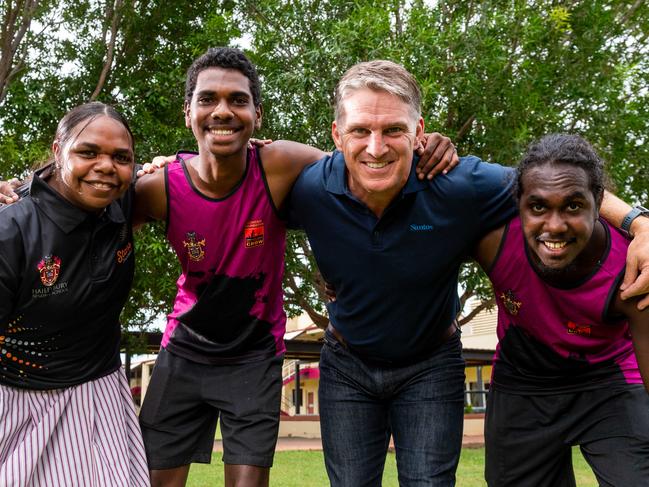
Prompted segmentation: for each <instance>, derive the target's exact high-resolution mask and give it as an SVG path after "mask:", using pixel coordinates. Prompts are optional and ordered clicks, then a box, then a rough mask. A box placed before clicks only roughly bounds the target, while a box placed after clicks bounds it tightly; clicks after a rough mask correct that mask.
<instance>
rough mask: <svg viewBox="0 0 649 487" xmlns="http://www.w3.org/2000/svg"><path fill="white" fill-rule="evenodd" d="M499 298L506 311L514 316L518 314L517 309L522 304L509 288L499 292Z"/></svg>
mask: <svg viewBox="0 0 649 487" xmlns="http://www.w3.org/2000/svg"><path fill="white" fill-rule="evenodd" d="M500 299H501V300H502V302H503V304H504V305H505V309H506V310H507V312H508V313H509V314H510V315H512V316H516V315H517V314H518V310H519V309H521V304H523V303H521V302H520V301H518V300H517V299H516V296H515V295H514V291H512V290H511V289H508V290H507V291H505V292H504V293H501V294H500Z"/></svg>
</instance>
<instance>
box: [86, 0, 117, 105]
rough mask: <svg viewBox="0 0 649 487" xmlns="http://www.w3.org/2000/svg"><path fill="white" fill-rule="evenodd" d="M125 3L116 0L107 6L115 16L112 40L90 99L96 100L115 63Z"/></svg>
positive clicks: (111, 29) (111, 27)
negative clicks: (116, 43) (116, 46)
mask: <svg viewBox="0 0 649 487" xmlns="http://www.w3.org/2000/svg"><path fill="white" fill-rule="evenodd" d="M123 5H124V0H115V4H114V5H112V6H111V5H110V3H109V4H108V7H107V9H108V10H107V12H106V13H107V15H110V14H111V12H112V16H113V18H112V21H111V25H110V41H109V42H108V46H107V48H106V61H105V62H104V66H103V68H102V70H101V73H100V75H99V80H98V81H97V86H95V90H94V91H93V92H92V95H90V101H94V100H96V99H97V97H98V96H99V93H100V92H101V90H102V89H103V88H104V84H105V83H106V78H107V77H108V73H109V71H110V68H111V66H112V64H113V54H114V52H115V42H116V41H117V29H118V27H119V22H120V19H121V12H122V6H123Z"/></svg>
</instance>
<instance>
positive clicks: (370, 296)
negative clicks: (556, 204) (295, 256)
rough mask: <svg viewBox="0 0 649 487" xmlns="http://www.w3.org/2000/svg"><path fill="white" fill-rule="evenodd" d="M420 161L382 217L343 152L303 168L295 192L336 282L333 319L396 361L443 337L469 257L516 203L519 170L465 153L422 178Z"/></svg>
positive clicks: (369, 349)
mask: <svg viewBox="0 0 649 487" xmlns="http://www.w3.org/2000/svg"><path fill="white" fill-rule="evenodd" d="M416 160H417V159H416V158H415V159H414V160H413V162H412V169H411V173H410V176H409V179H408V181H407V182H406V184H405V186H404V188H403V189H402V190H401V192H400V193H399V194H398V195H397V196H396V198H395V199H394V201H393V202H392V203H391V204H390V206H389V207H388V208H387V210H386V211H385V212H384V214H383V215H382V216H381V218H377V217H376V216H375V215H374V213H372V211H370V210H369V208H367V206H365V204H363V203H362V202H361V201H359V200H358V199H357V198H356V197H355V196H354V195H353V194H352V193H351V192H350V190H349V188H348V186H347V176H346V168H345V161H344V157H343V155H342V154H341V153H340V152H338V151H335V152H334V153H333V154H332V155H331V156H327V157H325V158H324V159H321V160H320V161H318V162H316V163H314V164H313V165H311V166H309V167H307V168H306V169H305V170H304V171H302V174H301V175H300V177H299V178H298V180H297V182H296V183H295V186H294V187H293V191H292V194H291V201H290V203H291V204H290V208H291V220H292V222H291V223H297V224H299V225H300V226H301V227H302V228H303V229H304V230H305V231H306V233H307V236H308V237H309V242H310V243H311V248H312V249H313V253H314V255H315V258H316V261H317V263H318V267H319V269H320V271H321V272H322V275H323V277H324V278H325V280H326V281H327V282H329V283H331V284H333V286H334V287H335V289H336V301H335V302H333V303H330V304H329V305H328V306H327V308H328V311H329V319H330V320H331V322H332V323H333V325H334V326H335V327H336V328H337V329H338V331H339V332H340V333H341V334H342V335H343V336H344V338H345V339H346V341H347V342H348V343H349V345H350V346H351V347H352V348H353V349H354V350H355V351H357V352H358V353H359V354H361V355H364V356H366V357H368V358H374V359H378V360H382V361H388V362H394V363H402V362H408V361H412V360H415V359H417V358H418V357H423V356H425V355H426V354H429V353H430V352H431V351H432V350H433V349H434V348H435V347H436V346H437V345H438V343H439V341H440V339H441V337H442V336H443V334H444V332H445V331H446V329H447V328H448V327H449V326H450V324H451V322H452V320H453V319H454V318H455V316H456V314H457V313H458V311H459V299H458V295H457V287H458V273H459V268H460V264H461V263H462V261H463V260H465V259H467V258H468V257H469V256H470V255H471V252H472V250H473V248H474V246H475V245H476V243H477V242H478V240H479V239H480V238H481V237H482V236H483V235H484V234H485V233H486V232H487V231H489V230H491V229H494V228H496V227H499V226H501V225H503V224H504V223H505V222H507V221H509V219H511V218H512V217H513V216H514V214H515V212H516V204H515V201H514V197H513V193H512V190H511V183H512V181H513V177H512V170H511V169H509V168H505V167H503V166H500V165H497V164H489V163H486V162H482V161H481V160H480V159H478V158H477V157H463V158H461V159H460V164H459V165H458V166H457V167H456V168H455V169H454V170H453V171H451V172H450V173H448V174H447V175H439V176H437V177H435V178H434V179H433V180H432V181H428V180H425V181H420V180H419V179H417V177H416V173H415V164H416Z"/></svg>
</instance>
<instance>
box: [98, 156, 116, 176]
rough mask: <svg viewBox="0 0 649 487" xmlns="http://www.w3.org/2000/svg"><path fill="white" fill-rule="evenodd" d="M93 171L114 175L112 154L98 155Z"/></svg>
mask: <svg viewBox="0 0 649 487" xmlns="http://www.w3.org/2000/svg"><path fill="white" fill-rule="evenodd" d="M94 170H95V171H97V172H103V173H106V174H112V173H114V172H115V161H114V160H113V156H112V154H99V155H98V156H97V162H96V163H95V167H94Z"/></svg>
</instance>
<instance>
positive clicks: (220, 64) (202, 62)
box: [185, 47, 261, 107]
mask: <svg viewBox="0 0 649 487" xmlns="http://www.w3.org/2000/svg"><path fill="white" fill-rule="evenodd" d="M209 68H224V69H236V70H237V71H240V72H241V73H242V74H243V75H244V76H245V77H246V78H248V80H249V81H250V92H251V93H252V101H253V103H254V104H255V107H259V105H261V87H260V82H259V75H258V74H257V70H256V69H255V66H254V65H253V64H252V63H251V62H250V60H249V59H248V58H247V57H246V55H245V54H244V53H243V52H242V51H241V50H239V49H235V48H232V47H210V48H209V49H208V50H207V52H205V54H203V55H201V56H200V57H198V58H196V59H195V60H194V62H193V63H192V65H191V66H190V67H189V69H188V70H187V80H186V81H185V102H186V103H189V102H191V99H192V96H193V95H194V90H195V89H196V80H197V79H198V75H199V74H200V72H201V71H203V70H204V69H209Z"/></svg>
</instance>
